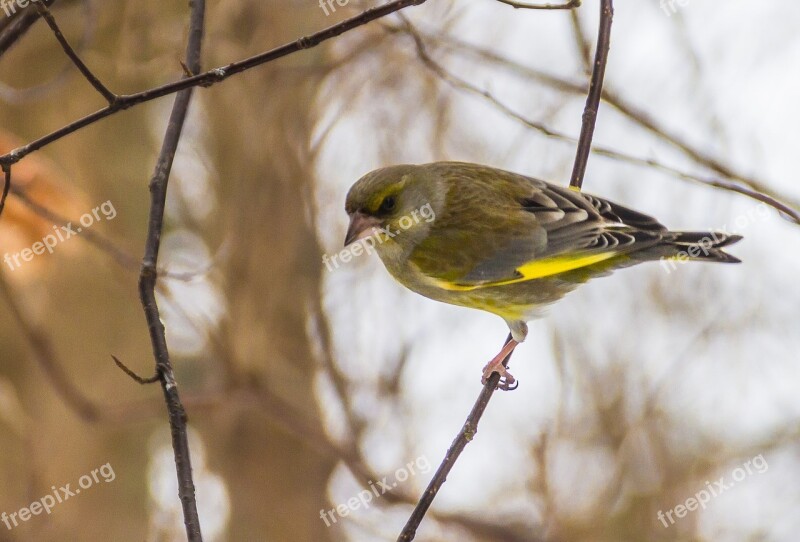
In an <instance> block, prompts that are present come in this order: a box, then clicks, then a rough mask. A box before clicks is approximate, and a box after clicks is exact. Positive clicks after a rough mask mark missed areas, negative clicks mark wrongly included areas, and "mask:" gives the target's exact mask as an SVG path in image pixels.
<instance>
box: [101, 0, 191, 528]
mask: <svg viewBox="0 0 800 542" xmlns="http://www.w3.org/2000/svg"><path fill="white" fill-rule="evenodd" d="M190 6H191V18H190V22H189V39H188V40H187V45H186V65H187V66H188V67H189V69H190V70H191V71H192V73H197V72H199V71H200V52H201V48H202V41H203V27H204V20H205V7H206V6H205V0H192V1H191V2H190ZM192 91H193V89H192V88H191V87H189V88H187V89H185V90H182V91H180V92H178V94H177V96H176V97H175V103H174V104H173V106H172V113H171V114H170V118H169V121H168V124H167V130H166V133H165V134H164V142H163V144H162V146H161V152H160V153H159V156H158V161H157V162H156V166H155V170H154V172H153V176H152V178H151V179H150V217H149V220H148V227H147V240H146V241H145V250H144V257H143V258H142V270H141V274H140V275H139V295H140V297H141V301H142V308H143V309H144V313H145V318H146V319H147V325H148V328H149V331H150V340H151V342H152V344H153V355H154V357H155V360H156V374H157V376H158V379H159V381H160V382H161V388H162V391H163V392H164V401H165V402H166V404H167V411H168V413H169V425H170V429H171V435H172V449H173V452H174V455H175V469H176V471H177V477H178V495H179V496H180V500H181V505H182V506H183V520H184V525H185V526H186V537H187V539H188V540H189V541H190V542H202V540H203V535H202V534H201V532H200V517H199V515H198V513H197V501H196V499H195V488H194V480H193V479H192V461H191V454H190V451H189V439H188V435H187V427H186V423H187V416H186V411H185V410H184V408H183V404H182V403H181V399H180V395H179V394H178V385H177V383H176V381H175V375H174V373H173V369H172V363H171V362H170V359H169V350H168V348H167V337H166V334H165V330H164V324H163V323H162V322H161V316H160V314H159V309H158V303H157V301H156V281H157V279H158V270H157V265H158V252H159V248H160V245H161V235H162V232H163V229H164V209H165V207H166V200H167V185H168V183H169V174H170V172H171V170H172V162H173V160H174V158H175V152H176V151H177V148H178V143H179V142H180V139H181V132H182V131H183V125H184V122H185V120H186V115H187V113H188V111H189V103H190V102H191V99H192ZM114 103H115V102H114V101H112V102H111V105H110V107H113V106H114ZM115 362H117V365H121V364H120V363H119V361H118V360H116V359H115ZM126 372H127V373H128V374H132V373H131V372H130V371H126ZM139 381H140V383H146V382H147V380H144V381H142V380H139Z"/></svg>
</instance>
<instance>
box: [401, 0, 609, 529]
mask: <svg viewBox="0 0 800 542" xmlns="http://www.w3.org/2000/svg"><path fill="white" fill-rule="evenodd" d="M501 1H502V0H501ZM612 15H613V6H612V0H601V12H600V30H599V32H598V37H597V53H596V57H595V66H594V70H593V72H592V82H591V85H590V88H589V96H588V98H587V101H586V109H585V110H584V114H583V126H582V129H581V137H580V140H579V145H578V152H577V155H576V157H575V165H574V169H573V182H571V183H570V185H571V186H575V187H577V188H578V189H580V187H581V184H582V182H583V174H584V172H585V170H586V163H587V162H588V157H589V153H590V151H591V148H592V134H593V132H594V122H595V119H596V117H597V107H598V104H599V102H600V94H601V91H602V82H603V74H604V72H605V65H606V62H607V61H608V49H609V42H610V38H611V17H612ZM401 18H402V19H403V21H404V23H405V25H406V28H407V30H408V31H409V33H410V34H411V36H412V37H413V38H414V41H415V43H416V45H417V51H418V53H419V55H420V58H422V59H423V61H425V62H426V63H427V64H428V65H429V66H433V69H434V71H436V68H437V67H438V68H439V69H441V68H440V67H439V66H438V64H435V63H434V62H433V60H432V59H431V58H430V57H429V56H428V54H427V52H426V51H425V47H424V43H423V42H422V39H421V37H420V36H419V34H418V33H416V32H415V31H414V30H413V28H412V27H411V25H410V23H409V22H408V20H407V19H405V17H403V16H402V15H401ZM573 183H574V184H573ZM511 339H512V337H511V334H510V333H509V335H508V338H506V341H505V343H508V342H509V341H510V340H511ZM505 343H503V344H504V345H505ZM510 358H511V353H509V354H508V355H507V356H506V357H505V359H504V360H503V366H507V365H508V361H509V359H510ZM499 381H500V374H499V373H496V372H495V373H492V375H491V377H490V378H489V380H488V381H487V382H486V384H485V385H484V387H483V390H481V394H480V395H479V396H478V399H477V401H476V402H475V405H474V406H473V407H472V411H471V412H470V413H469V416H467V420H466V421H465V422H464V425H463V427H462V428H461V431H460V432H459V433H458V435H456V438H455V440H453V443H452V444H451V445H450V448H449V449H448V450H447V454H445V457H444V459H443V460H442V462H441V464H440V465H439V468H438V469H437V470H436V473H435V474H434V476H433V478H432V479H431V481H430V483H429V484H428V487H427V489H426V490H425V493H423V495H422V498H421V499H420V501H419V502H418V503H417V506H416V507H415V508H414V511H413V512H412V514H411V517H409V519H408V521H407V522H406V525H405V527H404V528H403V531H402V532H401V533H400V536H399V537H398V538H397V541H398V542H409V541H411V540H413V539H414V537H415V536H416V532H417V528H418V527H419V524H420V523H421V522H422V519H423V518H424V517H425V514H426V513H427V511H428V508H430V506H431V504H432V503H433V499H434V498H435V497H436V494H437V493H438V492H439V488H440V487H441V486H442V484H444V482H445V481H446V480H447V475H448V474H449V473H450V471H451V470H452V468H453V466H454V465H455V462H456V461H457V460H458V457H459V456H460V455H461V452H462V451H464V448H465V447H466V446H467V444H468V443H469V442H470V441H471V440H472V439H473V437H474V436H475V433H476V432H477V430H478V423H479V422H480V419H481V417H482V416H483V412H484V410H486V406H487V405H488V404H489V400H490V399H491V398H492V395H493V394H494V391H495V389H496V388H497V384H498V382H499Z"/></svg>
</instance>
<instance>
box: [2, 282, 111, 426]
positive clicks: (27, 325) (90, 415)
mask: <svg viewBox="0 0 800 542" xmlns="http://www.w3.org/2000/svg"><path fill="white" fill-rule="evenodd" d="M4 273H5V271H0V294H2V296H3V299H4V300H5V303H4V304H5V305H6V306H7V307H8V309H9V310H10V311H11V314H12V316H13V317H14V319H15V320H16V321H17V323H18V324H19V327H20V328H21V329H22V335H23V336H24V337H25V340H26V341H27V342H28V345H29V346H30V348H31V350H32V351H33V356H34V358H35V359H36V361H37V363H38V364H39V367H41V369H42V371H44V374H45V375H46V376H47V378H48V380H49V381H50V383H51V384H52V385H53V388H55V390H56V393H58V394H59V395H60V396H61V398H62V399H63V400H64V402H65V403H66V405H67V406H68V407H69V408H70V409H71V410H73V411H74V412H75V413H76V414H77V415H78V416H79V417H80V418H81V419H83V420H86V421H97V420H98V419H99V418H100V413H101V410H100V409H99V408H98V407H97V406H96V405H95V404H94V403H92V402H91V401H90V400H89V399H87V398H86V397H85V396H84V395H83V394H82V393H81V392H80V391H78V389H77V388H76V387H75V386H74V385H73V384H72V382H70V380H69V376H68V375H67V373H66V372H65V371H64V369H63V368H62V364H61V362H60V361H59V360H58V359H57V357H56V354H55V351H54V349H53V347H52V345H51V343H50V340H49V339H48V337H47V335H46V333H45V332H44V330H43V329H42V328H40V327H38V326H37V325H36V324H34V323H33V322H32V321H31V320H30V318H29V317H28V315H26V314H25V312H24V310H23V308H22V303H20V302H19V301H18V300H17V299H16V296H15V295H14V292H13V291H12V289H11V286H10V285H9V284H8V282H7V281H6V278H5V274H4Z"/></svg>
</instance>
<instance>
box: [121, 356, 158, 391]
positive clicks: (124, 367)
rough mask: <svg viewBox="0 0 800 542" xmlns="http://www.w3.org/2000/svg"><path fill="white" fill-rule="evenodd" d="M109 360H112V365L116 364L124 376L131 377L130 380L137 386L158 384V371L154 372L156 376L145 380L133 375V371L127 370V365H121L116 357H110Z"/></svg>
mask: <svg viewBox="0 0 800 542" xmlns="http://www.w3.org/2000/svg"><path fill="white" fill-rule="evenodd" d="M111 359H113V360H114V363H116V365H117V367H119V368H120V370H122V372H123V373H125V374H126V375H128V376H129V377H131V379H132V380H133V381H134V382H136V383H137V384H142V385H144V384H155V383H156V382H158V381H159V380H160V379H161V375H160V374H159V373H158V371H156V374H154V375H153V376H149V377H147V378H145V377H143V376H139V375H137V374H136V373H134V372H133V370H132V369H129V368H128V366H127V365H125V364H124V363H122V362H121V361H120V360H119V358H118V357H117V356H114V355H112V356H111Z"/></svg>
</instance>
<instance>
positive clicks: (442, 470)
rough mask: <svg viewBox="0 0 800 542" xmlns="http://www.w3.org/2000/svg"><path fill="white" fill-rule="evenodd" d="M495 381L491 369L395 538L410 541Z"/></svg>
mask: <svg viewBox="0 0 800 542" xmlns="http://www.w3.org/2000/svg"><path fill="white" fill-rule="evenodd" d="M511 338H512V337H511V334H510V333H509V334H508V337H507V338H506V340H505V342H504V343H503V346H505V344H506V343H507V342H508V341H510V340H511ZM512 353H513V352H511V353H509V354H508V355H507V356H506V357H505V359H504V360H503V366H504V367H508V361H509V360H510V359H511V354H512ZM499 382H500V373H498V372H494V373H492V375H491V376H490V377H489V380H487V382H486V384H484V385H483V389H482V390H481V394H480V395H479V396H478V399H477V401H475V404H474V405H473V407H472V410H471V411H470V413H469V416H467V420H466V421H465V422H464V425H463V426H462V427H461V431H459V432H458V435H456V438H455V439H454V440H453V443H452V444H451V445H450V448H448V449H447V453H446V454H445V456H444V459H443V460H442V462H441V464H440V465H439V468H438V469H436V473H434V475H433V478H432V479H431V481H430V483H429V484H428V487H427V489H425V493H423V494H422V498H421V499H420V500H419V502H418V503H417V506H415V507H414V511H413V512H412V513H411V517H409V518H408V521H407V522H406V525H405V527H403V530H402V532H401V533H400V536H398V537H397V542H410V541H411V540H414V537H415V536H416V534H417V528H418V527H419V524H420V522H422V518H424V517H425V514H426V513H427V512H428V508H430V506H431V504H432V503H433V499H434V498H435V497H436V494H437V493H438V492H439V489H440V488H441V487H442V484H444V483H445V481H446V480H447V475H448V474H450V471H451V470H452V469H453V467H454V466H455V464H456V461H457V460H458V457H459V456H460V455H461V452H463V451H464V448H466V446H467V444H469V443H470V441H471V440H472V439H473V438H475V434H476V433H477V432H478V423H480V421H481V417H482V416H483V411H484V410H486V406H487V405H488V404H489V400H490V399H491V398H492V395H493V394H494V392H495V390H496V389H497V384H498V383H499Z"/></svg>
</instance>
